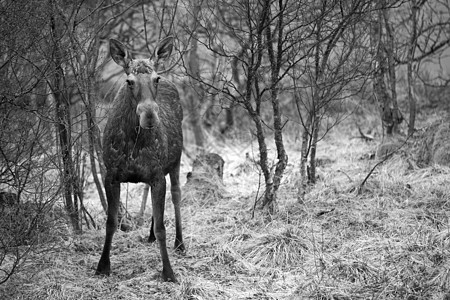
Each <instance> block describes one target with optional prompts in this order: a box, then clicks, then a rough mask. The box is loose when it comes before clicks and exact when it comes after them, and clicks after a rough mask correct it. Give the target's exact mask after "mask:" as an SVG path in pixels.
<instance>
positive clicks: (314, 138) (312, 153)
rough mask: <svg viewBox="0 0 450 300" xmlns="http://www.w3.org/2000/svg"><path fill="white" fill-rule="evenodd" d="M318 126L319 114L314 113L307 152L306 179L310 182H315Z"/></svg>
mask: <svg viewBox="0 0 450 300" xmlns="http://www.w3.org/2000/svg"><path fill="white" fill-rule="evenodd" d="M319 128H320V116H319V115H318V114H317V113H316V114H315V115H314V121H313V127H312V138H311V151H310V154H309V174H308V181H309V183H311V184H315V183H316V150H317V142H318V139H319Z"/></svg>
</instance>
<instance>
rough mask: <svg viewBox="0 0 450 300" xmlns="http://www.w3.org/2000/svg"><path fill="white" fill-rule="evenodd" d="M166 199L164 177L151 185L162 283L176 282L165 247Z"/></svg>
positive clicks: (154, 229)
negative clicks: (161, 268) (161, 266)
mask: <svg viewBox="0 0 450 300" xmlns="http://www.w3.org/2000/svg"><path fill="white" fill-rule="evenodd" d="M165 197H166V179H165V177H164V175H162V176H161V177H160V178H158V179H157V180H155V181H154V182H153V183H152V208H153V221H154V224H153V226H152V227H153V231H154V232H155V236H156V239H157V240H158V243H159V251H160V253H161V259H162V263H163V271H162V277H163V280H164V281H172V282H177V280H176V279H175V275H174V274H173V270H172V267H171V266H170V261H169V254H168V253H167V247H166V228H165V227H164V206H165V200H166V199H165Z"/></svg>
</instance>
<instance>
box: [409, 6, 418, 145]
mask: <svg viewBox="0 0 450 300" xmlns="http://www.w3.org/2000/svg"><path fill="white" fill-rule="evenodd" d="M418 9H419V7H418V6H417V3H416V1H412V7H411V22H412V30H411V40H410V45H409V49H408V66H407V78H408V100H409V124H408V136H411V135H413V134H414V127H415V123H416V99H415V97H414V94H413V86H414V83H413V58H414V53H415V51H416V43H417V40H416V39H417V37H416V35H417V11H418Z"/></svg>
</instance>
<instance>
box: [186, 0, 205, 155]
mask: <svg viewBox="0 0 450 300" xmlns="http://www.w3.org/2000/svg"><path fill="white" fill-rule="evenodd" d="M200 9H201V3H199V0H196V1H195V3H194V7H193V24H192V36H191V49H190V51H189V61H188V66H187V67H188V70H187V71H188V73H189V75H190V78H191V84H190V85H191V87H192V88H191V90H190V91H189V93H188V97H187V98H188V99H187V100H188V103H189V120H190V123H191V126H192V131H193V132H194V138H195V144H196V146H197V147H198V148H200V149H203V148H204V144H205V141H204V140H205V137H204V134H203V128H202V122H201V116H200V111H201V109H200V108H201V103H202V102H203V97H204V92H203V90H202V89H201V88H200V87H198V86H197V85H198V83H197V82H195V80H192V78H199V76H200V70H199V59H198V41H197V27H198V24H197V23H198V21H197V19H198V15H199V13H200Z"/></svg>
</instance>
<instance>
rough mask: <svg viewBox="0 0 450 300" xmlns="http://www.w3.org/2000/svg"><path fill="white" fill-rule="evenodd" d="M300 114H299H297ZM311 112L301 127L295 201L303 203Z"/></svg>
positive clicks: (310, 135)
mask: <svg viewBox="0 0 450 300" xmlns="http://www.w3.org/2000/svg"><path fill="white" fill-rule="evenodd" d="M299 113H300V112H299ZM312 113H313V112H312V111H308V112H307V114H308V115H307V119H306V123H305V124H304V126H303V133H302V144H301V150H300V153H301V154H300V155H301V157H300V179H299V183H298V191H297V201H298V202H299V203H303V202H304V200H305V193H306V187H307V185H308V178H307V172H306V164H307V162H308V156H309V151H310V145H311V137H312V132H311V124H312Z"/></svg>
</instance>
